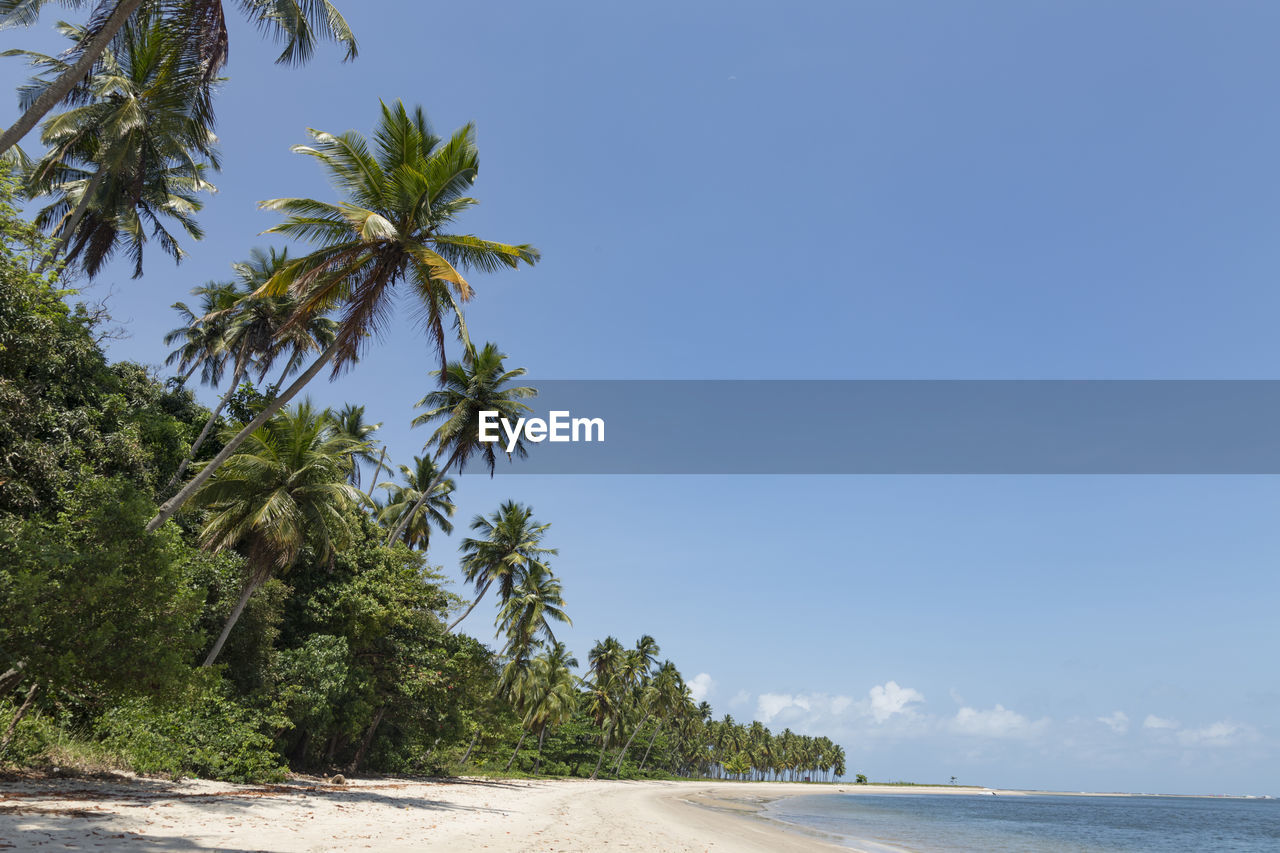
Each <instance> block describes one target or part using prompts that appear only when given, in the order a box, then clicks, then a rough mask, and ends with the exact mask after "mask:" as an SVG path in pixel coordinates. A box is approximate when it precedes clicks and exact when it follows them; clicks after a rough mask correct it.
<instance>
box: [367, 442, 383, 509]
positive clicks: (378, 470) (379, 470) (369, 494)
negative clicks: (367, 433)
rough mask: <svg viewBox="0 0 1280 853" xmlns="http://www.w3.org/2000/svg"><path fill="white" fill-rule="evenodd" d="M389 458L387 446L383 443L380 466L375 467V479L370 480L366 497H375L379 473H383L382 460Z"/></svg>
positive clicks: (379, 460) (379, 459) (379, 457)
mask: <svg viewBox="0 0 1280 853" xmlns="http://www.w3.org/2000/svg"><path fill="white" fill-rule="evenodd" d="M386 458H387V446H386V445H385V444H384V445H382V453H381V454H380V455H379V456H378V467H377V468H374V469H373V479H372V480H370V481H369V491H367V492H365V493H364V496H365V497H366V498H372V497H373V488H374V486H376V485H377V484H378V475H379V474H381V473H382V461H383V460H384V459H386Z"/></svg>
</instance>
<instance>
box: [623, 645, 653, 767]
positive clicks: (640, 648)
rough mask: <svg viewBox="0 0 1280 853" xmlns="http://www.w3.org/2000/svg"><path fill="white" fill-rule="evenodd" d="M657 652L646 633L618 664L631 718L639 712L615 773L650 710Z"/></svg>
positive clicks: (647, 718) (646, 720) (650, 712)
mask: <svg viewBox="0 0 1280 853" xmlns="http://www.w3.org/2000/svg"><path fill="white" fill-rule="evenodd" d="M658 652H659V649H658V641H657V640H655V639H654V638H653V637H651V636H649V635H648V634H645V635H644V636H642V637H641V638H640V639H639V640H637V641H636V647H635V648H634V649H632V650H631V651H630V652H629V653H628V654H627V656H626V657H625V658H624V660H623V664H622V667H621V668H620V671H619V677H620V681H621V684H622V686H623V690H624V695H625V696H626V705H627V707H628V709H629V710H630V711H631V712H632V717H633V719H634V718H635V717H636V716H637V715H638V716H639V721H638V722H636V723H635V725H634V726H632V728H631V736H630V737H628V738H627V742H626V743H625V744H624V745H623V747H622V749H621V750H620V751H619V752H618V762H617V764H615V765H614V766H613V773H614V775H615V776H616V775H617V774H618V771H620V770H621V769H622V762H623V760H624V759H625V758H626V757H627V750H629V749H631V742H632V741H634V740H635V739H636V735H637V734H639V733H640V729H641V728H643V727H644V724H645V723H646V722H648V720H649V717H650V715H651V714H652V707H651V706H650V704H649V703H648V702H647V700H648V699H649V698H650V697H649V694H648V687H649V681H650V676H651V672H652V670H653V665H654V664H655V663H656V662H657V660H658Z"/></svg>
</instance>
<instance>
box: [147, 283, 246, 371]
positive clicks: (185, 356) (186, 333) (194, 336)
mask: <svg viewBox="0 0 1280 853" xmlns="http://www.w3.org/2000/svg"><path fill="white" fill-rule="evenodd" d="M191 292H192V294H194V295H195V296H199V297H200V303H199V305H200V307H199V311H198V312H197V311H196V310H193V309H191V308H190V307H188V306H187V303H185V302H175V303H173V306H172V307H173V309H174V310H175V311H177V312H178V314H179V315H180V316H181V317H182V319H183V321H184V322H183V324H182V325H180V326H178V327H177V328H176V329H173V330H172V331H170V332H169V333H168V334H166V335H165V336H164V342H165V345H167V346H168V345H172V344H175V343H176V344H178V347H177V348H176V349H174V351H173V352H171V353H170V354H169V357H168V358H167V359H165V362H164V363H165V364H166V365H177V367H178V370H179V372H180V375H179V377H178V382H179V384H182V385H185V384H186V383H187V380H189V379H190V378H191V376H192V374H194V373H195V372H196V371H197V370H199V371H200V381H201V382H203V383H204V384H205V385H218V384H219V383H221V382H222V371H223V368H224V367H225V366H226V363H227V349H226V346H225V340H224V338H225V335H226V333H227V327H228V325H229V324H230V322H231V308H232V307H233V306H234V305H235V303H236V300H237V299H238V298H239V294H238V293H237V292H236V287H235V284H234V283H232V282H225V281H224V282H210V283H208V284H206V285H203V286H201V287H197V288H195V289H193V290H192V291H191Z"/></svg>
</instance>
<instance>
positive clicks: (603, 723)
mask: <svg viewBox="0 0 1280 853" xmlns="http://www.w3.org/2000/svg"><path fill="white" fill-rule="evenodd" d="M626 656H627V650H626V649H624V648H623V647H622V644H621V643H619V642H618V640H617V639H616V638H615V637H605V638H604V639H603V640H601V641H599V642H598V643H596V644H595V645H594V646H592V648H591V651H590V653H589V654H588V655H587V669H588V670H589V671H590V681H589V682H588V685H587V687H588V692H587V711H588V713H589V714H590V715H591V718H592V719H593V720H594V721H595V724H596V725H597V726H598V727H599V728H600V757H599V758H598V759H596V766H595V769H594V770H592V771H591V778H592V779H595V778H596V777H597V776H598V775H599V774H600V765H601V764H603V763H604V756H605V753H606V752H607V751H608V750H609V747H610V746H612V744H613V741H614V740H615V738H616V736H617V733H618V729H619V726H620V725H621V719H622V715H623V713H624V709H623V707H622V702H621V697H620V696H619V691H618V683H617V682H618V672H619V669H620V667H621V665H622V663H623V660H624V659H625V658H626Z"/></svg>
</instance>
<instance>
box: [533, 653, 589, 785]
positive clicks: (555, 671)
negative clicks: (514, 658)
mask: <svg viewBox="0 0 1280 853" xmlns="http://www.w3.org/2000/svg"><path fill="white" fill-rule="evenodd" d="M577 665H578V659H577V658H575V657H574V656H573V655H572V654H571V653H570V652H569V651H568V650H567V649H566V648H565V645H564V643H559V642H556V643H552V644H551V645H549V646H547V650H546V651H545V652H544V653H543V654H541V655H539V656H538V657H536V658H534V661H533V672H534V679H535V680H534V684H533V689H532V690H530V691H529V692H530V695H529V711H528V713H527V715H526V718H525V719H526V721H527V723H528V725H529V727H530V728H532V729H533V730H535V731H537V733H538V757H537V758H535V759H534V762H533V772H534V775H537V773H538V770H539V768H541V767H542V743H543V741H544V740H545V739H546V736H547V730H548V729H550V728H551V727H553V726H559V725H563V724H564V723H567V722H569V720H571V719H573V714H574V711H576V710H577V708H578V677H577V676H576V675H574V674H573V669H574V668H575V667H576V666H577Z"/></svg>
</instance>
